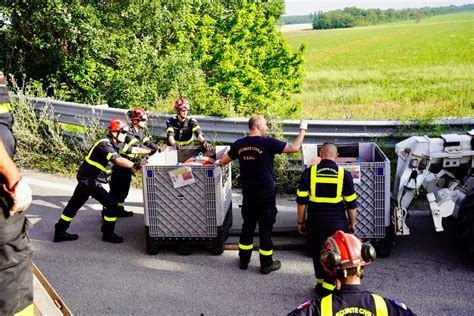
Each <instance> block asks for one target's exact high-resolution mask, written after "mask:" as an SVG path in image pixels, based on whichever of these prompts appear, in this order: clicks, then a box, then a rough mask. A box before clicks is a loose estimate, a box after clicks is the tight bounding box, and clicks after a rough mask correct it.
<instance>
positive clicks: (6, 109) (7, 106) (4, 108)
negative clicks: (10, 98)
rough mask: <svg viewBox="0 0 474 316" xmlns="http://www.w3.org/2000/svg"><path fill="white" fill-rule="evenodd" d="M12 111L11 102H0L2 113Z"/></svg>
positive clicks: (0, 111)
mask: <svg viewBox="0 0 474 316" xmlns="http://www.w3.org/2000/svg"><path fill="white" fill-rule="evenodd" d="M11 111H12V106H11V105H10V103H0V113H7V112H11Z"/></svg>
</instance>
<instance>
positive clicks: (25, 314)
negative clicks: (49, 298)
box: [13, 304, 35, 316]
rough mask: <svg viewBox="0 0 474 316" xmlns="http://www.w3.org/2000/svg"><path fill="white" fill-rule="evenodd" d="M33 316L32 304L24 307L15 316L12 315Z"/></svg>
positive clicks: (33, 308) (33, 307)
mask: <svg viewBox="0 0 474 316" xmlns="http://www.w3.org/2000/svg"><path fill="white" fill-rule="evenodd" d="M34 314H35V306H34V304H30V305H28V306H26V307H25V308H24V309H22V310H21V311H19V312H18V313H16V314H13V315H14V316H33V315H34Z"/></svg>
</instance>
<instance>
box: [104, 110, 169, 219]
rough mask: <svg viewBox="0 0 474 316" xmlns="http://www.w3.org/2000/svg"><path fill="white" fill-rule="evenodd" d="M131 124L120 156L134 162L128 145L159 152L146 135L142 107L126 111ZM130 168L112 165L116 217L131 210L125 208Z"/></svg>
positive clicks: (133, 155)
mask: <svg viewBox="0 0 474 316" xmlns="http://www.w3.org/2000/svg"><path fill="white" fill-rule="evenodd" d="M127 115H128V117H129V118H130V121H131V122H132V125H131V127H130V129H129V131H128V133H127V135H126V138H125V145H124V146H123V149H122V151H121V153H120V154H121V155H122V157H125V158H127V159H128V160H130V161H133V162H136V161H137V159H139V158H138V155H137V154H133V153H127V152H128V151H129V147H140V148H144V149H148V150H150V151H149V152H148V153H147V154H153V153H155V152H156V151H158V152H161V148H160V147H158V146H157V145H156V144H155V143H153V142H152V141H151V139H150V137H149V136H148V131H147V120H148V115H147V114H146V112H145V110H144V109H142V108H139V107H137V108H134V109H132V110H130V111H128V112H127ZM132 175H133V172H132V169H130V168H126V167H122V166H120V165H118V164H114V166H113V167H112V175H111V177H110V194H111V195H112V196H113V197H114V198H115V199H116V200H117V205H116V207H117V217H130V216H133V212H131V211H127V210H125V199H126V198H127V196H128V192H129V191H130V183H131V182H132Z"/></svg>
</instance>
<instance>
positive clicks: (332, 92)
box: [285, 12, 474, 120]
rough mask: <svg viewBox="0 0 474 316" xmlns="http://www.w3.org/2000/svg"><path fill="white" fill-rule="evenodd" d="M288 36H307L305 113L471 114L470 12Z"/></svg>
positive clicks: (473, 35)
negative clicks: (417, 21) (416, 20)
mask: <svg viewBox="0 0 474 316" xmlns="http://www.w3.org/2000/svg"><path fill="white" fill-rule="evenodd" d="M285 35H286V37H287V38H288V42H289V44H290V45H291V46H292V47H294V48H295V49H296V48H297V47H298V46H299V45H300V44H301V43H304V42H306V43H307V50H306V53H305V64H304V71H305V77H304V81H303V93H302V94H299V95H295V99H296V100H297V101H300V102H302V104H303V108H302V116H303V117H305V118H314V119H318V118H335V119H386V118H398V119H402V120H408V119H415V120H416V119H422V120H426V119H435V118H443V117H474V12H468V13H459V14H451V15H444V16H437V17H432V18H426V19H422V20H421V22H420V23H416V22H415V21H405V22H400V23H392V24H384V25H377V26H369V27H359V28H353V29H339V30H324V31H316V30H310V31H308V30H306V31H304V30H303V31H293V32H288V33H285Z"/></svg>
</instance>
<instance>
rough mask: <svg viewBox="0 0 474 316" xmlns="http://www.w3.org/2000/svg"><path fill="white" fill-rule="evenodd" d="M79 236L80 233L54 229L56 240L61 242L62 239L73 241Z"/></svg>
mask: <svg viewBox="0 0 474 316" xmlns="http://www.w3.org/2000/svg"><path fill="white" fill-rule="evenodd" d="M78 238H79V235H78V234H69V233H67V232H62V231H58V230H56V231H54V240H53V241H54V242H61V241H71V240H76V239H78Z"/></svg>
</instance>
